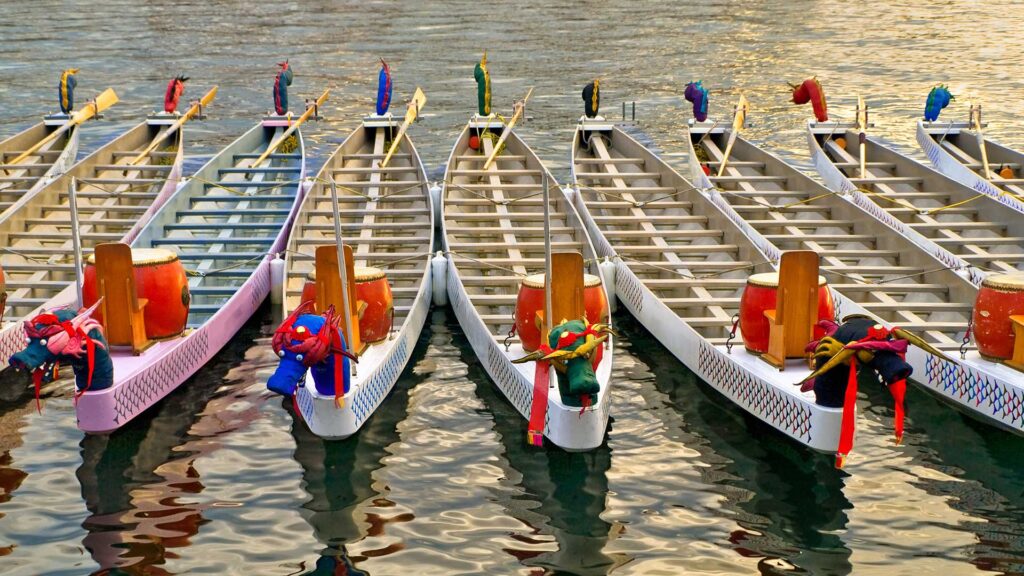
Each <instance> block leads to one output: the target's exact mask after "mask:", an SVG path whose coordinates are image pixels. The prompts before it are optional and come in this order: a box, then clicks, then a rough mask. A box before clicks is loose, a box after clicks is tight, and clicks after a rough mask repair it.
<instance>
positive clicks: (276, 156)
mask: <svg viewBox="0 0 1024 576" xmlns="http://www.w3.org/2000/svg"><path fill="white" fill-rule="evenodd" d="M262 155H263V154H262V153H260V152H246V153H242V154H235V155H234V157H235V159H236V160H243V159H252V160H255V159H257V158H259V157H260V156H262ZM300 157H301V156H300V155H299V153H297V152H289V153H285V152H274V153H272V154H270V155H268V156H267V160H293V159H298V158H300Z"/></svg>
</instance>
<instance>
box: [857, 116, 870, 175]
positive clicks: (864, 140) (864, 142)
mask: <svg viewBox="0 0 1024 576" xmlns="http://www.w3.org/2000/svg"><path fill="white" fill-rule="evenodd" d="M857 128H858V129H860V135H859V136H858V141H859V142H860V177H861V178H867V177H868V161H867V160H868V158H867V154H868V135H867V130H868V107H867V106H866V105H865V104H864V98H863V97H862V96H857Z"/></svg>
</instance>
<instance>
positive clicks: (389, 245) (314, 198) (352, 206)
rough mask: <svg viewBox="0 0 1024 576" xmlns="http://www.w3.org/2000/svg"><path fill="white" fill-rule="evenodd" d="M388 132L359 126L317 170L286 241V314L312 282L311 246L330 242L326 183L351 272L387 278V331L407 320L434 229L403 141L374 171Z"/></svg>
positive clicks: (414, 160)
mask: <svg viewBox="0 0 1024 576" xmlns="http://www.w3.org/2000/svg"><path fill="white" fill-rule="evenodd" d="M392 132H393V131H392V130H390V129H388V128H386V127H378V128H370V127H366V126H362V127H360V128H358V129H357V130H356V131H355V132H354V133H353V134H352V135H351V136H350V137H349V138H348V139H347V140H346V141H345V143H344V144H342V146H341V147H339V148H338V150H337V151H336V152H335V153H334V154H333V155H332V156H331V157H330V158H329V159H328V160H327V162H326V163H325V165H324V167H323V168H322V169H321V171H320V174H319V175H318V176H317V179H316V182H315V183H314V185H313V188H312V189H311V190H310V191H309V193H308V197H307V198H306V200H305V201H304V202H303V205H302V210H301V212H300V213H299V216H298V218H297V220H296V223H295V228H294V230H293V232H292V234H291V239H290V240H289V243H288V250H289V252H288V258H289V266H288V272H287V278H288V279H287V288H286V298H287V302H286V304H287V306H286V307H287V309H288V310H289V311H291V310H294V309H295V308H297V307H298V305H299V304H301V302H300V296H301V294H302V287H303V285H304V284H305V283H306V281H307V280H308V279H311V278H313V276H312V273H313V271H314V266H315V252H316V247H317V246H334V245H336V244H337V242H336V239H335V230H334V215H333V208H332V203H331V186H330V184H329V182H330V181H331V180H332V179H333V180H334V182H335V183H336V188H337V194H338V208H339V214H340V222H341V234H342V240H343V241H344V242H345V244H347V245H349V246H351V247H352V253H353V258H354V260H355V262H354V263H355V266H356V267H374V268H379V269H381V270H382V271H384V272H385V274H386V275H387V279H388V282H389V284H390V285H391V293H392V296H393V298H394V307H395V308H394V313H395V316H394V322H393V329H395V330H397V329H398V328H399V327H401V326H402V325H403V323H404V322H405V319H406V318H407V317H408V315H409V313H410V311H411V310H412V307H413V303H414V301H415V299H416V295H417V293H418V292H419V289H420V286H421V283H422V281H423V275H424V272H425V270H426V267H427V266H428V265H429V261H430V258H431V257H432V254H431V246H432V245H431V238H432V235H433V226H432V221H431V213H430V210H431V209H430V196H429V194H430V192H429V189H428V184H427V180H426V175H425V174H424V172H423V168H422V166H421V165H420V164H419V156H418V155H417V154H416V153H415V149H414V148H413V147H412V145H411V144H410V140H409V139H408V137H404V138H403V139H402V142H401V143H400V144H399V149H398V151H397V152H396V153H395V154H394V155H393V156H392V158H391V160H390V162H389V164H388V166H387V167H386V168H380V167H379V165H380V163H381V161H382V160H383V159H384V156H385V155H386V154H387V150H388V147H389V146H390V144H391V138H392Z"/></svg>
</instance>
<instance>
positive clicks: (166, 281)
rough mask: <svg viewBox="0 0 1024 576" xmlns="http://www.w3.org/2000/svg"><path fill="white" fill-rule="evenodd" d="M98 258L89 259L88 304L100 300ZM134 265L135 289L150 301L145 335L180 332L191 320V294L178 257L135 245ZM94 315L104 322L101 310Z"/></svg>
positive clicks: (154, 336) (84, 292) (145, 315)
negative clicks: (189, 318) (189, 317)
mask: <svg viewBox="0 0 1024 576" xmlns="http://www.w3.org/2000/svg"><path fill="white" fill-rule="evenodd" d="M95 263H96V260H95V259H94V257H93V256H92V255H89V257H88V258H87V259H86V265H85V283H84V285H83V286H82V297H83V299H84V300H85V306H86V307H89V306H92V305H93V304H95V303H96V301H97V300H98V299H99V289H98V288H97V286H96V264H95ZM132 267H133V268H134V269H135V291H136V293H137V294H138V297H139V298H145V299H146V300H148V302H147V303H146V307H145V308H143V310H142V315H143V318H144V319H145V322H146V338H149V339H150V340H160V339H164V338H173V337H175V336H179V335H181V333H182V332H184V330H185V323H186V321H187V320H188V307H189V304H190V303H191V295H190V294H189V290H188V276H186V275H185V267H184V266H182V265H181V261H180V260H178V256H177V255H176V254H175V253H174V252H171V251H170V250H163V249H159V248H133V249H132ZM93 317H94V318H96V319H97V320H99V321H100V322H103V314H102V312H101V309H97V310H96V312H94V313H93Z"/></svg>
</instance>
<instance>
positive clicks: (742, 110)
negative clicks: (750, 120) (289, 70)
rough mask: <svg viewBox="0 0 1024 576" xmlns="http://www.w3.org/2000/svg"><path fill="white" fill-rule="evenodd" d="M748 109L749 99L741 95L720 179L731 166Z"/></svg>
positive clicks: (719, 169)
mask: <svg viewBox="0 0 1024 576" xmlns="http://www.w3.org/2000/svg"><path fill="white" fill-rule="evenodd" d="M748 107H749V104H747V97H746V96H744V95H742V94H740V99H739V100H738V101H737V102H736V113H735V114H734V115H733V120H732V132H731V133H730V134H729V141H728V142H727V143H726V145H725V153H724V154H723V155H722V163H721V164H720V165H719V166H718V176H719V177H721V176H722V175H723V174H725V167H726V166H727V165H728V164H729V155H730V154H732V146H733V144H735V143H736V137H737V136H739V133H740V130H743V125H744V124H745V123H746V122H747V108H748Z"/></svg>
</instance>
